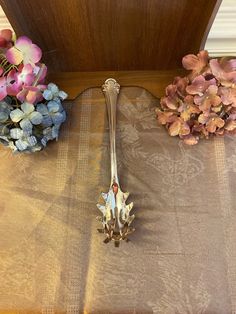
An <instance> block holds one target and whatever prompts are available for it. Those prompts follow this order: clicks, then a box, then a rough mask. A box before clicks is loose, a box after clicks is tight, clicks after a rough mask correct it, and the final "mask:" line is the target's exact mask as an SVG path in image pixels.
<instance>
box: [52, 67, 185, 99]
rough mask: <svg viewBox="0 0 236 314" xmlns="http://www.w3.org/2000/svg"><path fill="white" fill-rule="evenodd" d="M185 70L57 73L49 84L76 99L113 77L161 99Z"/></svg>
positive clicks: (121, 82) (119, 81)
mask: <svg viewBox="0 0 236 314" xmlns="http://www.w3.org/2000/svg"><path fill="white" fill-rule="evenodd" d="M183 73H184V72H183V70H181V69H176V70H169V71H98V72H57V73H56V72H55V73H51V74H50V75H49V77H48V82H55V83H56V84H58V85H59V86H60V89H62V90H64V91H66V92H67V93H68V95H69V99H74V98H76V97H77V96H78V95H79V94H81V93H82V92H83V91H84V90H86V89H88V88H90V87H101V86H102V85H103V84H104V82H105V80H106V79H107V78H109V77H112V78H114V79H116V80H117V81H118V83H119V84H120V85H121V86H122V87H123V86H139V87H143V88H145V89H146V90H148V91H149V92H150V93H151V94H153V95H154V96H155V97H157V98H160V97H161V96H163V95H164V93H165V88H166V86H167V85H168V84H169V83H171V82H172V81H173V78H174V77H175V76H178V75H183Z"/></svg>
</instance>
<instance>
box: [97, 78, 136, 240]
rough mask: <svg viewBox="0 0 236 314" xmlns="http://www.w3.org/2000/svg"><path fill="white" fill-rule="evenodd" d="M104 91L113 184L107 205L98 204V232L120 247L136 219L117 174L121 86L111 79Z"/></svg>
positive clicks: (103, 88)
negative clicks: (117, 111) (117, 108)
mask: <svg viewBox="0 0 236 314" xmlns="http://www.w3.org/2000/svg"><path fill="white" fill-rule="evenodd" d="M102 90H103V92H104V94H105V99H106V105H107V112H108V121H109V135H110V156H111V184H110V188H109V191H108V193H102V197H103V199H104V201H105V205H101V204H97V207H98V209H99V210H100V211H101V212H102V217H101V219H100V220H101V222H102V225H103V229H98V231H99V232H102V233H105V234H106V239H105V240H104V242H105V243H108V242H110V241H111V240H114V241H115V245H116V246H119V243H120V241H121V240H126V241H127V240H128V238H127V235H128V234H130V233H131V232H133V231H134V228H131V227H130V224H131V222H132V221H133V219H134V215H132V216H130V211H131V209H132V207H133V203H130V204H129V205H126V204H125V201H126V200H127V198H128V196H129V193H128V192H126V193H123V192H122V191H121V189H120V184H119V178H118V174H117V159H116V105H117V98H118V94H119V91H120V85H119V84H118V83H117V82H116V80H114V79H112V78H110V79H107V80H106V81H105V83H104V85H103V86H102Z"/></svg>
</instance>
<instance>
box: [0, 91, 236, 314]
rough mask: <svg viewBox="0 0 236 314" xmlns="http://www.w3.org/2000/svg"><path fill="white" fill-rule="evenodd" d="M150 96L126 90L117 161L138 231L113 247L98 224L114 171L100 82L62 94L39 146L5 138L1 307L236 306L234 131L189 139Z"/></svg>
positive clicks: (202, 309)
mask: <svg viewBox="0 0 236 314" xmlns="http://www.w3.org/2000/svg"><path fill="white" fill-rule="evenodd" d="M156 105H158V100H157V99H155V98H153V97H152V96H151V95H150V94H149V93H148V92H146V91H145V90H143V89H141V88H131V87H130V88H128V87H127V88H122V89H121V92H120V97H119V106H118V107H119V110H118V125H117V130H118V134H117V138H118V148H117V149H118V156H119V157H118V160H119V165H118V170H119V174H120V177H121V185H122V188H123V190H124V191H126V190H128V191H129V192H130V193H131V196H130V201H131V200H133V201H134V204H135V207H134V210H133V212H134V213H135V214H136V219H135V220H134V223H133V224H134V226H135V228H136V231H135V233H134V234H132V235H131V236H130V239H131V242H129V243H121V245H120V247H119V248H115V247H114V245H113V243H109V244H107V245H106V244H104V243H103V240H104V236H103V235H102V234H99V233H97V231H96V229H97V228H99V227H100V224H99V222H98V221H97V220H96V216H97V215H99V211H98V210H97V208H96V203H97V201H98V198H99V195H100V192H101V191H106V190H107V189H108V186H109V182H110V174H109V168H110V167H109V140H108V129H107V119H106V109H105V101H104V97H103V94H102V92H101V91H100V89H90V90H88V91H86V92H84V93H83V94H82V95H81V96H80V97H79V98H78V99H77V100H76V101H74V103H73V104H72V103H67V105H66V106H67V111H68V120H67V122H66V123H65V125H64V126H63V129H62V133H61V136H60V141H59V142H58V143H51V144H50V145H49V146H48V147H47V148H46V149H45V150H44V151H43V152H40V153H36V154H33V155H15V156H13V155H12V154H11V152H9V151H8V150H7V149H5V148H1V149H0V160H1V161H0V189H1V192H0V197H1V201H0V310H1V311H0V313H4V314H5V313H8V312H7V311H11V312H9V313H21V314H22V313H33V312H34V313H36V312H38V313H44V314H45V313H46V314H53V313H68V314H77V313H96V314H97V313H101V314H108V313H117V314H121V313H124V314H130V313H136V314H137V313H143V314H149V313H155V314H228V313H234V314H235V313H236V203H235V200H236V137H235V138H233V137H227V138H225V139H224V138H215V139H212V140H209V141H205V140H203V141H200V143H199V144H198V145H196V146H194V147H188V146H185V145H183V144H182V143H181V142H180V141H179V140H178V139H177V138H171V137H169V136H168V135H167V132H166V130H165V129H164V128H163V127H162V126H160V125H158V124H157V122H156V120H155V113H154V107H155V106H156Z"/></svg>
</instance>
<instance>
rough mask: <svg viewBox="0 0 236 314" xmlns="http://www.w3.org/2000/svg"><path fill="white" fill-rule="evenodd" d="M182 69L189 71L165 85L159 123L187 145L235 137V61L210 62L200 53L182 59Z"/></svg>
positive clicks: (204, 53) (159, 110)
mask: <svg viewBox="0 0 236 314" xmlns="http://www.w3.org/2000/svg"><path fill="white" fill-rule="evenodd" d="M183 66H184V67H185V68H186V69H187V70H190V71H191V72H190V73H189V74H188V75H187V76H185V77H176V78H175V79H174V80H173V83H172V84H170V85H168V86H167V88H166V95H165V96H164V97H162V98H161V101H160V104H161V108H160V109H158V110H157V119H158V121H160V123H161V124H162V125H165V126H166V128H167V130H168V133H169V134H170V135H171V136H179V137H180V138H181V139H182V140H183V142H184V143H186V144H188V145H195V144H197V143H198V141H199V139H200V138H207V139H208V138H210V137H212V136H213V135H217V136H223V135H224V134H236V59H229V58H221V59H211V60H209V56H208V53H207V51H200V52H199V53H198V54H197V55H196V56H195V55H187V56H185V57H184V58H183Z"/></svg>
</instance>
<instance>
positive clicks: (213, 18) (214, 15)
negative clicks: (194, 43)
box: [200, 0, 222, 50]
mask: <svg viewBox="0 0 236 314" xmlns="http://www.w3.org/2000/svg"><path fill="white" fill-rule="evenodd" d="M221 3H222V0H217V1H216V4H215V8H214V10H213V12H212V14H211V17H210V19H209V21H208V24H207V27H206V30H205V33H204V35H203V37H202V42H201V46H200V50H202V49H204V47H205V44H206V40H207V37H208V34H209V32H210V29H211V27H212V24H213V22H214V20H215V17H216V14H217V12H218V10H219V8H220V5H221Z"/></svg>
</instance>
